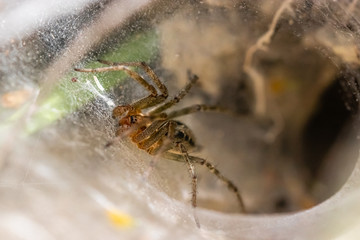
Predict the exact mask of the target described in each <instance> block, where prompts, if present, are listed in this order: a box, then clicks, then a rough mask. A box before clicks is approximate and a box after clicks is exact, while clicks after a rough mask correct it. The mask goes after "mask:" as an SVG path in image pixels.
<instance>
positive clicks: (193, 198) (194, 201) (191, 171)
mask: <svg viewBox="0 0 360 240" xmlns="http://www.w3.org/2000/svg"><path fill="white" fill-rule="evenodd" d="M179 150H180V152H181V153H182V155H183V157H184V160H185V162H186V164H187V166H188V171H189V174H190V177H191V186H192V191H191V206H192V207H193V211H194V212H193V214H194V220H195V223H196V226H197V227H198V228H200V222H199V219H198V217H197V215H196V212H195V209H196V206H197V194H196V193H197V176H196V172H195V166H194V165H193V163H192V162H191V161H190V157H189V154H188V152H187V150H186V148H185V146H184V145H183V144H181V143H179Z"/></svg>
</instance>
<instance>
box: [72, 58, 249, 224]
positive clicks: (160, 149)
mask: <svg viewBox="0 0 360 240" xmlns="http://www.w3.org/2000/svg"><path fill="white" fill-rule="evenodd" d="M100 62H101V63H103V64H106V65H108V66H107V67H102V68H95V69H75V70H76V71H80V72H107V71H124V72H125V73H127V74H128V75H129V76H130V77H131V78H133V79H134V80H136V81H137V82H138V83H139V84H141V85H142V86H143V87H144V88H145V89H146V90H147V91H148V92H149V93H150V94H149V95H148V96H146V97H144V98H141V99H140V100H138V101H135V102H134V103H131V104H128V105H120V106H117V107H116V108H114V110H113V117H114V118H118V119H119V128H118V130H117V132H116V135H117V136H123V135H124V136H129V137H130V138H131V140H132V141H133V142H134V143H136V144H137V146H138V147H139V148H140V149H143V150H145V151H147V152H148V153H150V154H153V155H155V154H159V155H161V156H163V157H164V158H167V159H170V160H174V161H179V162H185V163H186V164H187V166H188V170H189V173H190V175H191V178H192V199H191V203H192V206H193V208H195V207H196V202H197V200H196V196H197V176H196V173H195V167H194V164H195V163H196V164H200V165H204V166H206V167H207V168H208V169H209V170H210V172H212V173H213V174H215V175H216V176H217V177H218V178H219V179H220V180H221V181H223V182H224V183H225V184H226V185H227V186H228V188H229V189H230V190H231V191H233V192H234V193H235V195H236V197H237V199H238V201H239V205H240V208H241V210H242V211H244V203H243V200H242V198H241V195H240V193H239V191H238V188H237V187H236V186H235V185H234V184H233V183H232V182H231V181H230V180H229V179H227V178H226V177H224V176H223V175H222V174H221V173H220V172H219V170H218V169H217V168H215V166H214V165H213V164H211V163H210V162H208V161H207V160H205V159H203V158H199V157H195V156H191V155H189V151H190V150H192V149H194V148H196V143H195V138H194V134H193V133H192V131H191V130H190V128H188V127H187V126H186V125H185V124H183V123H181V122H179V121H177V120H174V119H175V118H177V117H179V116H183V115H187V114H191V113H195V112H200V111H221V110H222V109H221V108H219V107H217V106H208V105H199V104H196V105H192V106H190V107H185V108H182V109H179V110H174V111H170V112H168V113H166V112H165V111H166V110H168V109H169V108H171V107H172V106H173V105H175V104H176V103H178V102H179V101H180V100H181V99H182V98H183V97H184V96H185V95H186V94H187V93H188V92H189V90H190V89H191V87H192V86H193V84H194V83H195V82H196V81H197V80H198V77H197V76H196V75H192V74H191V73H190V72H189V73H188V76H189V80H190V82H189V83H188V84H187V85H186V86H185V88H183V89H182V90H181V91H180V92H179V93H178V94H177V95H176V96H175V97H173V98H172V99H170V100H168V101H166V99H167V97H168V90H167V88H166V86H165V85H164V84H163V83H162V82H161V81H160V79H159V77H158V76H157V75H156V74H155V72H154V71H153V70H152V69H151V68H150V67H149V66H148V65H147V64H146V63H144V62H130V63H129V62H127V63H114V62H109V61H102V60H101V61H100ZM130 67H140V68H142V69H143V70H144V71H145V72H146V73H147V75H148V76H149V78H150V79H151V80H152V81H153V83H154V84H155V86H156V87H157V88H158V89H159V91H160V94H158V92H157V90H156V88H155V87H154V86H153V85H151V84H149V83H148V82H147V81H146V80H145V79H144V78H143V77H142V76H141V75H139V74H138V73H137V72H135V71H133V70H132V69H131V68H130ZM150 107H154V109H152V110H151V111H150V112H147V113H144V112H143V110H144V109H148V108H150ZM195 222H196V224H197V225H198V226H200V225H199V222H198V220H197V218H196V216H195Z"/></svg>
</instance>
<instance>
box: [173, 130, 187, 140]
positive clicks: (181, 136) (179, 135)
mask: <svg viewBox="0 0 360 240" xmlns="http://www.w3.org/2000/svg"><path fill="white" fill-rule="evenodd" d="M184 136H185V134H184V133H183V132H177V133H176V134H175V137H176V138H180V139H183V138H184Z"/></svg>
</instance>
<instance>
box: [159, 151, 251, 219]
mask: <svg viewBox="0 0 360 240" xmlns="http://www.w3.org/2000/svg"><path fill="white" fill-rule="evenodd" d="M162 156H163V157H164V158H166V159H170V160H173V161H177V162H184V156H183V155H180V154H176V153H171V152H164V153H162ZM188 158H189V160H190V162H191V163H197V164H200V165H202V166H205V167H206V168H207V169H208V170H209V171H210V172H211V173H213V174H214V175H215V176H216V177H217V178H218V179H220V180H221V181H222V182H224V183H225V184H226V185H227V186H228V188H229V190H231V191H232V192H233V193H234V194H235V195H236V198H237V200H238V203H239V207H240V211H241V212H244V213H245V212H246V211H245V204H244V200H243V199H242V197H241V195H240V192H239V189H238V188H237V187H236V186H235V184H234V183H233V182H232V181H231V180H229V179H227V178H226V177H225V176H224V175H222V174H221V172H220V171H219V170H218V169H217V168H216V167H215V166H214V165H213V164H212V163H210V162H209V161H207V160H205V159H203V158H199V157H195V156H191V155H188Z"/></svg>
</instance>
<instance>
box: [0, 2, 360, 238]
mask: <svg viewBox="0 0 360 240" xmlns="http://www.w3.org/2000/svg"><path fill="white" fill-rule="evenodd" d="M180 2H181V3H180ZM180 2H178V1H150V0H147V1H146V0H142V1H140V0H139V1H138V0H137V1H120V0H118V1H117V0H115V1H94V0H93V1H90V0H78V1H61V4H59V1H49V0H48V1H46V3H45V2H44V1H41V0H31V1H27V2H26V3H25V2H23V1H12V2H11V3H1V4H0V28H1V30H2V34H1V36H0V48H1V51H0V72H1V74H0V78H1V80H0V94H1V99H0V119H1V122H0V143H1V145H0V167H1V168H0V171H1V174H0V191H1V198H0V211H1V214H0V229H1V231H0V237H1V238H2V239H19V238H22V239H34V238H35V239H59V238H66V239H83V238H87V239H119V238H123V239H169V238H170V237H171V238H172V239H237V238H239V237H240V236H241V238H242V239H268V238H269V236H270V238H274V239H288V238H294V237H297V238H298V239H321V238H322V239H332V238H335V237H339V238H340V239H341V238H343V239H346V238H347V239H349V238H352V237H354V236H355V235H356V234H359V231H358V229H359V228H358V226H359V222H358V214H359V207H358V201H357V199H358V198H359V196H358V195H359V194H360V193H359V191H358V190H357V189H358V186H359V176H358V175H359V173H358V172H359V171H358V164H356V163H355V162H356V160H357V153H356V155H354V154H353V152H354V151H355V152H357V151H358V145H357V141H356V140H355V138H356V136H354V135H356V133H355V134H352V135H351V134H347V132H346V131H345V133H344V134H342V135H341V134H339V135H340V138H339V139H340V140H338V141H337V142H336V144H334V148H333V149H332V150H329V152H327V154H328V158H330V159H332V160H331V161H330V160H329V161H328V162H327V166H325V167H324V169H325V170H324V173H323V175H322V176H325V177H324V178H323V179H322V180H324V179H325V180H326V177H329V176H331V184H333V187H332V185H330V187H329V186H326V185H321V183H324V182H325V183H326V181H325V180H324V181H318V182H316V183H318V185H317V188H316V189H320V190H318V191H314V192H309V191H307V190H306V181H307V180H308V178H307V177H306V176H307V175H306V174H304V172H306V170H305V169H304V166H303V165H302V164H298V162H297V160H299V159H297V158H296V157H293V156H297V153H299V152H296V151H300V150H296V149H295V150H293V148H291V147H294V146H297V144H300V143H299V142H297V141H295V144H294V143H293V142H291V141H292V138H287V137H288V135H287V134H288V133H289V132H290V133H292V134H294V135H291V136H296V137H299V135H296V134H299V133H298V132H300V130H301V129H303V128H304V126H305V125H306V121H307V120H308V119H309V118H310V117H311V115H312V113H313V112H314V111H315V110H314V109H316V108H317V106H318V103H319V99H320V96H321V95H322V93H323V92H325V90H326V89H328V87H329V86H332V85H333V84H334V83H335V82H336V81H340V84H339V86H340V87H339V89H338V90H339V91H341V96H342V97H343V99H344V101H345V105H346V107H347V108H348V109H349V110H350V112H351V113H352V115H353V116H354V118H355V119H357V113H358V108H359V104H358V102H359V98H358V97H359V73H358V69H359V64H360V60H359V57H358V56H359V31H360V24H359V21H360V20H359V17H358V16H360V15H359V14H360V3H359V2H358V1H356V0H352V1H350V0H349V1H316V2H312V1H301V0H299V1H291V0H286V1H280V0H277V1H233V0H226V1H217V0H206V1H199V2H196V1H180ZM30 13H31V14H30ZM24 19H25V20H24ZM119 49H120V50H119ZM99 57H101V58H105V59H106V60H110V61H144V60H146V61H147V62H150V63H151V65H152V66H153V67H154V70H155V71H156V72H157V73H158V74H159V75H160V77H162V79H164V78H166V79H165V81H164V82H165V83H166V84H167V86H169V88H170V93H171V95H173V94H174V93H176V92H177V90H179V89H181V88H182V87H183V86H184V85H185V81H186V79H187V78H186V75H185V74H186V72H187V70H191V71H192V72H194V73H196V74H198V75H199V77H200V82H201V86H195V87H194V89H193V90H192V93H191V94H190V95H189V96H187V98H186V99H184V102H183V103H182V104H184V106H187V105H191V104H193V103H195V102H196V103H198V102H199V103H207V104H218V103H219V104H221V105H225V106H226V107H228V108H230V109H232V110H234V112H237V113H240V115H241V114H242V115H241V116H240V117H231V116H230V117H229V116H223V115H216V114H215V115H214V114H209V115H206V114H199V115H193V116H186V117H184V118H182V119H181V121H183V122H184V123H186V124H187V125H189V126H190V127H191V129H193V130H194V132H195V135H196V136H197V141H198V142H199V144H200V145H201V146H202V147H203V151H201V152H199V153H197V154H199V156H201V157H205V158H206V159H207V160H209V161H212V162H214V163H215V164H216V165H217V167H218V168H219V169H220V170H221V172H222V173H223V174H224V175H225V176H227V177H229V178H231V179H233V181H234V182H235V183H236V184H237V185H238V186H240V189H241V192H242V194H243V196H244V199H245V204H246V205H247V208H248V209H249V212H250V213H251V214H249V215H247V214H238V213H236V201H235V199H233V200H232V197H233V196H232V195H231V193H229V192H228V191H227V189H226V188H225V187H224V186H223V185H222V184H221V182H218V181H216V178H215V177H214V176H213V175H211V174H208V172H207V171H206V169H201V168H200V167H198V168H197V171H198V174H199V178H200V186H199V189H198V194H199V205H200V208H198V209H197V211H198V216H199V219H200V223H201V226H202V229H201V230H199V229H197V228H196V226H195V224H194V222H193V218H192V217H193V216H192V210H191V207H190V203H189V198H190V194H189V191H190V186H189V183H190V179H189V178H188V174H187V172H186V165H181V164H180V165H179V164H178V163H176V162H171V161H165V160H163V159H161V161H159V163H158V165H157V166H156V167H155V169H153V170H152V171H151V173H150V174H149V176H146V177H145V173H146V172H147V171H148V170H149V163H150V161H151V160H153V158H152V157H151V156H149V155H148V154H147V153H146V152H143V151H139V149H137V148H136V147H135V146H133V145H132V144H131V142H129V141H127V140H126V139H117V138H115V137H114V135H115V134H114V133H115V131H116V121H115V120H113V119H112V118H111V111H112V108H113V107H114V106H116V105H118V104H124V103H129V102H132V101H134V100H136V99H138V98H139V97H141V96H144V95H146V94H147V93H146V92H145V90H144V89H142V88H141V87H140V86H138V85H137V84H136V83H133V82H131V81H130V80H129V79H127V78H126V77H124V75H122V74H121V73H110V74H108V73H106V74H96V75H94V74H84V73H78V72H74V71H73V70H72V69H73V67H74V66H76V67H97V66H99V63H96V61H95V60H96V59H97V58H99ZM164 69H166V70H164ZM345 105H344V106H345ZM244 109H245V110H246V111H245V110H244ZM299 109H301V111H299ZM244 112H247V114H244ZM249 112H251V113H252V115H250V114H249ZM329 118H331V116H330V117H329ZM326 120H327V119H326ZM356 127H357V126H356V125H355V127H354V128H356ZM291 131H292V132H291ZM353 132H356V131H353ZM287 143H292V144H293V145H291V147H288V146H289V145H290V144H289V145H287ZM284 149H285V150H284ZM292 151H293V152H292ZM289 152H290V153H292V154H293V155H291V154H288V153H289ZM339 159H340V160H339ZM354 159H355V160H354ZM297 164H298V165H297ZM339 166H340V167H339ZM349 175H350V177H349ZM348 177H349V178H348ZM343 184H345V185H344V186H343ZM339 186H340V187H339ZM321 189H325V190H321ZM312 194H313V195H312ZM316 194H318V195H321V194H323V195H321V196H322V198H321V197H318V198H317V195H316ZM279 196H280V197H283V196H285V197H286V199H290V200H289V201H290V202H291V204H290V206H288V209H287V210H288V211H289V212H288V213H286V214H283V215H275V216H274V215H272V214H271V213H274V212H277V210H276V209H274V202H276V200H277V199H278V198H279ZM309 196H310V197H309ZM314 199H315V200H314ZM319 199H322V200H323V199H327V200H326V201H324V202H322V203H321V200H319ZM312 201H314V202H312ZM280 202H281V201H280ZM309 202H310V203H309ZM308 203H309V204H308ZM311 204H313V205H314V207H313V208H311V209H310V210H308V211H301V212H298V213H293V212H291V211H294V210H303V209H304V208H306V207H307V206H312V205H311ZM280 205H281V204H280ZM207 208H210V209H212V210H208V209H207ZM214 210H216V211H214ZM257 212H261V213H266V214H264V215H256V214H255V213H257ZM89 226H91V227H89Z"/></svg>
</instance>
